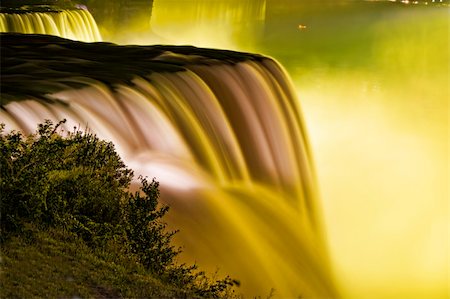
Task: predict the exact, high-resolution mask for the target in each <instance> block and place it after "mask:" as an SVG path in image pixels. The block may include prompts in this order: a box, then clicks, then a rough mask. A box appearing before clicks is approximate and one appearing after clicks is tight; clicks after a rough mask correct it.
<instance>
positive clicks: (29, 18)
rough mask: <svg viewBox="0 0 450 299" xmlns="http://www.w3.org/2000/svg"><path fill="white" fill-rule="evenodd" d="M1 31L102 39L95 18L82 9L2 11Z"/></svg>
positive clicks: (76, 38) (79, 38)
mask: <svg viewBox="0 0 450 299" xmlns="http://www.w3.org/2000/svg"><path fill="white" fill-rule="evenodd" d="M0 32H17V33H30V34H31V33H36V34H49V35H56V36H60V37H64V38H68V39H73V40H80V41H85V42H96V41H101V35H100V31H99V29H98V28H97V24H96V23H95V20H94V18H93V17H92V15H91V14H90V13H89V12H88V11H87V10H82V9H79V10H62V11H59V12H33V13H31V12H29V13H0Z"/></svg>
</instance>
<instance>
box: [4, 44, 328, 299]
mask: <svg viewBox="0 0 450 299" xmlns="http://www.w3.org/2000/svg"><path fill="white" fill-rule="evenodd" d="M24 38H26V39H27V43H22V42H23V39H24ZM42 51H45V52H46V53H47V56H46V57H51V58H49V59H46V58H42ZM2 53H3V57H2V61H3V67H2V104H3V105H2V109H1V110H0V119H1V122H5V123H6V129H7V130H13V129H16V130H20V131H23V132H26V133H29V132H32V131H33V130H34V129H35V127H36V124H37V123H40V122H42V121H43V120H44V119H51V120H54V121H58V120H60V119H62V118H66V119H67V120H68V121H67V123H66V124H65V126H66V127H65V129H66V130H72V128H73V126H76V127H81V128H85V127H88V128H89V129H90V130H91V131H93V132H95V133H96V134H98V135H99V136H100V137H101V138H105V139H107V140H111V141H113V142H114V144H115V145H116V146H117V150H118V152H119V154H120V155H121V156H122V158H123V159H124V161H125V162H126V163H127V164H128V166H129V167H131V168H132V169H134V170H135V172H136V173H138V174H143V175H147V176H150V177H156V178H157V180H159V181H160V183H161V188H162V199H163V200H164V201H166V202H167V203H168V204H169V205H170V206H171V212H170V213H169V214H170V215H169V216H168V217H169V218H168V220H169V222H170V224H171V225H174V227H177V228H180V229H181V232H180V233H179V234H178V235H177V236H176V241H177V242H179V244H180V245H182V246H183V251H184V253H183V254H184V259H185V260H186V261H188V262H197V263H198V264H199V265H200V266H201V267H203V268H205V269H209V270H213V271H214V270H215V267H219V268H220V271H221V273H226V274H230V275H231V276H232V277H236V278H237V279H239V280H241V282H242V288H241V289H242V291H243V292H244V294H246V295H248V296H255V295H261V296H267V294H268V293H269V291H270V288H274V289H275V290H276V293H275V294H276V296H280V297H294V296H299V295H303V296H311V297H314V298H336V291H335V288H334V285H333V281H332V278H331V273H330V271H329V267H328V262H327V254H326V250H325V248H324V245H323V236H322V231H321V228H320V222H321V221H320V213H319V211H318V207H317V202H316V197H315V187H314V174H313V168H312V166H311V158H310V152H309V146H308V142H307V138H306V135H305V132H304V127H303V122H302V119H301V113H300V109H299V107H298V102H297V100H296V98H295V96H294V93H293V92H292V89H291V85H290V82H289V78H288V77H287V75H286V73H285V72H284V71H283V69H282V68H281V66H280V65H279V64H278V63H277V62H275V61H274V60H272V59H270V58H267V57H263V56H260V55H253V54H246V53H238V52H233V51H223V50H222V51H220V50H210V49H200V48H195V47H175V46H172V47H171V46H152V47H142V46H116V45H113V44H105V43H97V44H84V43H80V42H72V41H68V40H64V39H60V38H56V37H48V36H47V37H44V36H33V35H32V36H26V37H24V36H21V35H3V36H2ZM12 53H14V55H12ZM98 53H102V54H101V55H98ZM9 54H11V55H9ZM63 63H64V67H63V68H62V67H61V64H63ZM63 70H64V71H63Z"/></svg>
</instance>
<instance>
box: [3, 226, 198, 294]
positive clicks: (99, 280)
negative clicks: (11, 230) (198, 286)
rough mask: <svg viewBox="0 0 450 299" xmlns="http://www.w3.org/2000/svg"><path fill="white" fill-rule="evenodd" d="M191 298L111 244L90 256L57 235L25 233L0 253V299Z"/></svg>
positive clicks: (32, 230)
mask: <svg viewBox="0 0 450 299" xmlns="http://www.w3.org/2000/svg"><path fill="white" fill-rule="evenodd" d="M122 297H125V298H155V297H156V298H174V297H176V298H187V297H189V298H192V297H194V296H192V295H191V294H186V293H185V292H184V291H182V290H177V289H174V288H173V287H170V286H167V285H164V284H163V283H161V282H160V281H159V280H158V279H157V278H155V277H151V276H149V275H148V274H145V271H144V269H143V268H142V267H141V266H140V265H139V264H137V263H135V262H134V261H132V260H129V259H127V258H125V257H124V256H123V255H121V254H120V248H114V245H113V244H112V245H110V246H109V248H108V250H107V251H104V252H93V251H92V249H90V248H89V247H87V246H86V245H85V244H84V243H83V241H82V240H80V239H78V238H77V237H76V236H74V235H72V234H69V233H67V232H64V231H62V230H57V229H53V230H50V231H44V230H37V229H35V228H32V227H31V228H28V231H27V233H26V234H25V235H23V234H22V235H21V236H18V237H13V238H11V239H9V240H8V241H6V242H5V243H4V244H2V248H1V287H0V298H122Z"/></svg>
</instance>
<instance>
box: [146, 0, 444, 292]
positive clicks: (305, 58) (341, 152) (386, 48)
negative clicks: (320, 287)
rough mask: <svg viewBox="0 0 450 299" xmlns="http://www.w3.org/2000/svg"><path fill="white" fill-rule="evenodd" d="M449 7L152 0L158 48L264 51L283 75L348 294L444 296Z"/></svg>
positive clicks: (339, 275) (418, 4) (382, 3)
mask: <svg viewBox="0 0 450 299" xmlns="http://www.w3.org/2000/svg"><path fill="white" fill-rule="evenodd" d="M443 4H448V3H445V2H443ZM448 9H449V8H448V6H443V5H442V6H437V5H433V3H431V2H430V3H427V2H425V1H421V2H418V3H417V4H414V3H413V2H412V1H411V2H410V3H400V2H393V1H391V2H339V1H335V2H332V3H330V2H320V1H309V2H308V1H288V0H281V1H242V2H239V4H238V2H237V1H162V0H155V3H154V7H153V15H152V22H151V28H152V30H153V34H154V35H155V36H156V35H157V36H160V37H164V39H162V42H167V43H180V44H185V43H192V44H195V45H200V46H210V47H218V48H223V47H225V48H232V49H239V50H246V51H254V52H258V53H263V54H266V55H269V56H272V57H274V58H276V59H277V60H279V61H280V62H281V63H282V64H283V65H284V66H285V67H286V68H287V70H288V71H289V73H290V75H291V76H292V78H293V80H294V83H295V86H296V87H297V91H298V95H299V98H300V101H301V105H302V107H303V112H304V115H305V118H306V124H307V127H308V129H309V133H310V140H311V142H312V146H313V153H314V157H315V162H316V168H317V174H318V181H319V185H320V192H321V199H322V202H323V209H324V215H325V217H324V219H325V222H326V227H327V231H328V238H329V246H330V248H331V252H332V256H333V261H334V265H335V268H336V273H337V275H336V276H337V278H338V280H339V281H340V282H341V285H342V288H343V289H344V294H346V295H347V296H348V297H349V298H445V297H446V295H447V294H448V289H447V287H448V285H447V282H448V280H447V279H448V265H449V264H448V236H449V235H448V216H449V215H448V181H449V175H448V136H449V135H448V113H449V110H448V99H449V44H448V43H449V18H448V15H449V10H448ZM169 11H170V13H168V12H169ZM159 42H161V40H160V41H159Z"/></svg>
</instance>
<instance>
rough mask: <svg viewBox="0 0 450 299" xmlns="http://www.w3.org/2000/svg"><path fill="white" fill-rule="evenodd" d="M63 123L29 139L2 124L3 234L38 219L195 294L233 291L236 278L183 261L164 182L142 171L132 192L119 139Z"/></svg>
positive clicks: (21, 229)
mask: <svg viewBox="0 0 450 299" xmlns="http://www.w3.org/2000/svg"><path fill="white" fill-rule="evenodd" d="M63 123H64V121H62V122H59V123H58V124H56V125H53V123H52V122H50V121H46V122H44V123H43V124H40V125H39V126H38V130H37V132H36V134H33V135H30V136H28V137H24V136H23V135H22V134H21V133H19V132H11V133H9V134H4V132H3V131H4V126H2V127H0V166H1V167H0V188H1V190H0V191H1V193H0V196H1V206H0V211H1V218H0V224H1V240H2V241H3V242H6V241H7V240H8V238H10V237H11V236H13V235H14V234H16V235H17V234H19V235H22V236H23V235H24V234H25V233H26V232H27V231H29V230H27V229H25V228H26V227H27V226H29V224H30V223H32V224H33V225H35V226H38V227H40V228H41V229H42V230H48V229H52V227H58V228H62V229H64V230H65V231H67V232H68V233H71V234H73V235H74V236H76V237H77V238H81V239H82V240H83V242H85V244H86V245H87V246H90V247H91V248H93V249H95V250H96V251H98V252H101V251H103V252H105V250H106V249H107V248H111V246H114V248H116V249H117V248H120V250H119V249H117V250H113V251H112V252H113V253H114V254H116V255H118V256H120V255H124V256H126V258H127V259H130V260H135V261H136V262H137V263H139V264H140V265H142V266H143V267H144V268H145V269H146V271H147V272H148V273H151V274H152V275H156V276H157V277H159V278H160V279H161V280H162V281H163V282H164V283H168V284H170V285H173V286H176V287H178V288H182V289H183V290H186V291H187V292H189V293H191V294H196V295H199V296H202V297H209V298H219V297H222V296H225V295H229V294H230V293H229V292H230V291H231V288H232V287H233V286H234V285H237V284H238V282H236V281H235V280H232V279H231V278H229V277H226V278H225V279H218V280H211V279H210V278H208V277H207V276H206V275H205V273H203V272H201V271H198V270H197V267H196V266H195V265H192V266H189V265H184V264H183V265H178V264H177V263H176V257H177V255H178V254H179V253H180V250H179V249H177V248H174V247H173V246H172V245H171V239H172V236H173V235H174V234H175V233H176V232H175V231H167V230H166V224H165V223H164V222H163V221H162V218H163V216H164V215H165V214H166V213H167V212H168V210H169V208H168V207H167V206H164V205H161V204H160V203H159V201H158V199H159V188H158V187H159V184H158V182H156V181H155V179H153V180H152V181H148V180H147V179H146V178H143V177H139V179H140V181H141V184H142V187H141V190H140V191H138V192H135V193H134V194H133V193H131V192H129V191H128V187H129V184H130V182H131V181H132V178H133V172H132V171H131V170H130V169H128V168H127V167H126V165H125V164H124V163H123V161H122V160H121V159H120V157H119V156H118V155H117V153H116V152H115V149H114V145H113V144H112V143H110V142H106V141H102V140H100V139H99V138H97V137H96V136H95V135H94V134H92V133H89V132H84V133H83V132H80V131H78V130H76V129H74V131H73V132H66V133H65V134H66V136H62V134H63V133H64V131H63V130H62V129H61V125H62V124H63Z"/></svg>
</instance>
